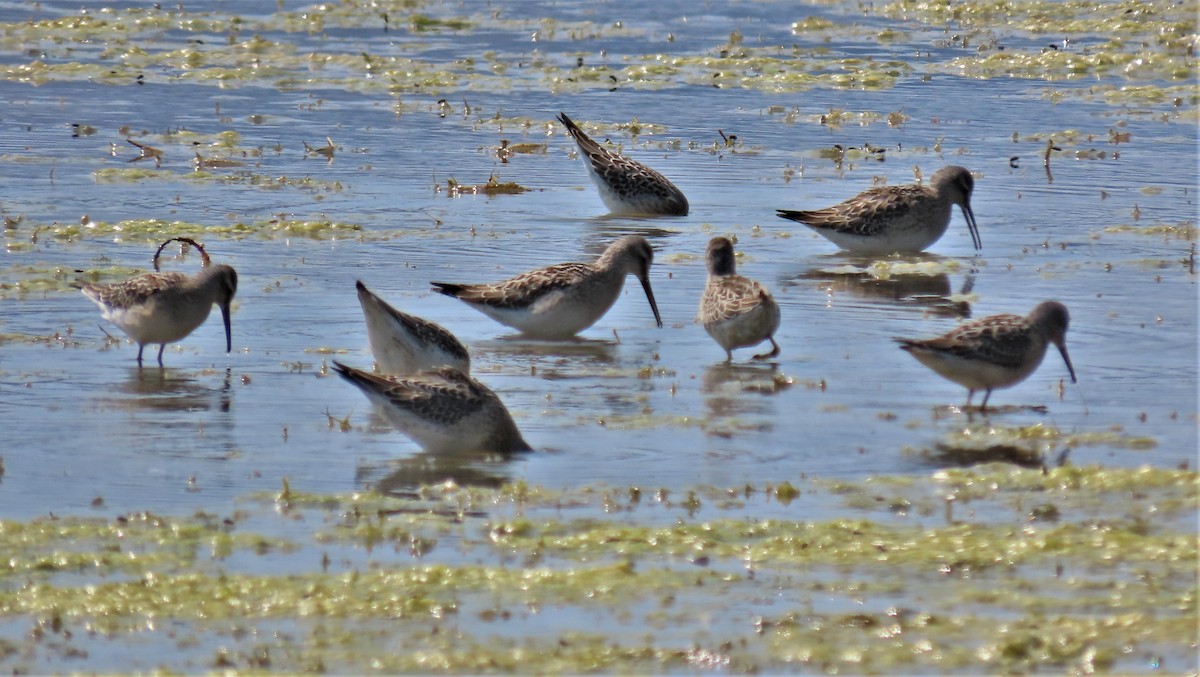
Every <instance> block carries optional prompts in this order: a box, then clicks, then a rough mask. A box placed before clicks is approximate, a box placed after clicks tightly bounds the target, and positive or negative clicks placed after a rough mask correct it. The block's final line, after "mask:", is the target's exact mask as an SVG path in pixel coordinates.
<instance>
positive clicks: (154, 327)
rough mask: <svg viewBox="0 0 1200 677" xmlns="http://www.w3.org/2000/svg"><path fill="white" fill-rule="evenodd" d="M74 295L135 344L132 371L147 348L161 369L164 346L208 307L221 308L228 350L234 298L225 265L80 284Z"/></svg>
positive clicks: (233, 278) (232, 275)
mask: <svg viewBox="0 0 1200 677" xmlns="http://www.w3.org/2000/svg"><path fill="white" fill-rule="evenodd" d="M80 290H81V291H82V292H83V293H84V295H85V296H87V297H88V298H90V299H91V300H92V301H94V302H95V303H96V305H98V306H100V310H101V311H103V314H104V319H106V320H108V321H109V322H112V323H113V324H115V325H117V326H118V327H120V328H121V331H123V332H125V334H126V335H127V336H129V338H131V339H133V340H134V341H136V342H137V344H138V356H137V362H138V367H141V366H142V350H143V349H144V348H145V347H146V344H147V343H157V344H159V345H158V366H160V367H161V366H162V363H163V361H162V355H163V349H165V348H166V347H167V344H168V343H173V342H175V341H179V340H181V339H183V338H184V337H186V336H187V335H188V334H191V333H192V332H193V331H195V329H196V327H199V326H200V325H201V324H203V323H204V320H206V319H208V314H209V312H210V311H211V310H212V307H213V304H214V303H215V304H217V305H218V306H220V307H221V318H222V319H223V320H224V321H225V352H229V351H231V350H232V349H233V337H232V334H231V333H230V329H229V304H230V303H231V302H232V301H233V295H234V294H235V293H237V272H236V271H235V270H234V269H233V268H231V267H230V266H226V265H210V266H206V267H204V268H201V269H200V272H199V273H196V274H195V275H185V274H183V273H146V274H145V275H139V276H137V277H134V278H131V279H129V280H126V281H124V282H117V283H115V284H103V285H97V284H82V285H80Z"/></svg>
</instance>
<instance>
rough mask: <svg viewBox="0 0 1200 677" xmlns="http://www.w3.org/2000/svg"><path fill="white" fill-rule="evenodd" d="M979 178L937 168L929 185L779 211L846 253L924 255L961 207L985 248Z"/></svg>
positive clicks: (964, 171)
mask: <svg viewBox="0 0 1200 677" xmlns="http://www.w3.org/2000/svg"><path fill="white" fill-rule="evenodd" d="M974 188H975V179H974V178H973V177H972V176H971V172H970V170H968V169H967V168H966V167H957V166H949V167H942V168H941V169H939V170H938V171H937V172H936V173H935V174H934V175H933V177H932V178H931V179H930V181H929V185H927V186H926V185H921V184H909V185H904V186H880V187H877V188H872V189H870V190H867V191H864V192H862V193H859V194H858V195H857V196H855V197H852V198H850V199H849V200H846V201H845V202H842V203H840V204H836V205H834V206H832V207H826V208H825V209H816V210H812V211H793V210H790V209H779V210H776V211H777V212H778V215H779V216H780V217H782V218H785V219H790V220H792V221H799V222H800V223H803V224H804V225H806V226H809V227H810V228H812V229H813V230H815V231H817V232H818V233H820V234H821V235H823V236H824V237H825V238H827V239H828V240H829V241H830V242H833V243H834V244H836V245H837V246H839V247H841V248H842V249H845V250H846V251H849V252H852V253H855V254H863V255H880V254H892V253H895V252H919V251H924V250H925V248H926V247H929V246H930V245H932V244H933V243H934V242H937V241H938V239H939V238H941V237H942V235H943V234H945V232H946V228H947V227H948V226H949V225H950V213H951V208H952V207H953V206H954V205H958V206H959V207H960V208H961V209H962V213H963V217H964V218H966V220H967V229H968V230H970V231H971V241H972V243H973V244H974V245H975V249H980V248H982V247H983V244H982V242H981V241H980V239H979V229H978V227H977V226H976V224H975V213H974V212H973V211H972V210H971V191H972V190H974Z"/></svg>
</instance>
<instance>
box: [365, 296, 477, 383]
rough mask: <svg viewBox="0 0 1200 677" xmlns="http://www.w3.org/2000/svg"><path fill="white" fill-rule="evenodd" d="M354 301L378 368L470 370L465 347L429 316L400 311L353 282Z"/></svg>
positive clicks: (398, 371) (393, 371) (390, 371)
mask: <svg viewBox="0 0 1200 677" xmlns="http://www.w3.org/2000/svg"><path fill="white" fill-rule="evenodd" d="M355 287H357V289H358V303H359V304H360V305H361V306H362V311H363V316H364V317H365V318H366V321H367V340H368V341H369V342H370V344H371V353H372V354H373V355H375V362H376V364H377V365H378V366H379V371H381V372H383V373H385V374H412V373H416V372H418V371H425V370H426V369H436V368H437V367H453V368H455V369H457V370H459V371H461V372H462V373H464V374H467V373H470V371H471V356H470V354H469V353H468V352H467V347H466V346H464V345H463V344H462V342H461V341H459V340H458V339H457V338H455V337H454V334H451V333H450V332H449V331H447V330H446V329H444V328H442V326H441V325H438V324H434V323H433V322H430V321H429V320H423V319H421V318H419V317H415V316H413V315H409V314H408V313H402V312H400V311H399V310H396V309H395V308H393V307H392V306H390V305H388V303H387V302H386V301H384V300H383V299H381V298H379V297H378V296H376V295H375V294H374V293H372V292H371V290H369V289H367V286H366V285H364V284H363V283H362V282H361V281H358V282H355Z"/></svg>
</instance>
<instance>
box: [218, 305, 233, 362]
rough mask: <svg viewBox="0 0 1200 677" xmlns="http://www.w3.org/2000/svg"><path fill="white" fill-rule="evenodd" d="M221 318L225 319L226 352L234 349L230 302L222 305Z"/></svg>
mask: <svg viewBox="0 0 1200 677" xmlns="http://www.w3.org/2000/svg"><path fill="white" fill-rule="evenodd" d="M221 319H222V320H224V321H225V352H227V353H228V352H231V351H232V350H233V333H232V332H231V331H230V330H229V304H227V303H226V304H224V305H222V306H221Z"/></svg>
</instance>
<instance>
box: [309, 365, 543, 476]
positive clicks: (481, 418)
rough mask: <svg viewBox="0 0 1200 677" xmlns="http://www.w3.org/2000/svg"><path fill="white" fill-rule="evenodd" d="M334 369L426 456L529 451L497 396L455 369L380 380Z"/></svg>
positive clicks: (342, 368) (338, 367)
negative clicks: (441, 453) (423, 451)
mask: <svg viewBox="0 0 1200 677" xmlns="http://www.w3.org/2000/svg"><path fill="white" fill-rule="evenodd" d="M333 368H334V370H335V371H337V373H338V376H341V377H342V378H343V379H345V380H347V381H349V382H350V383H352V384H354V385H355V386H356V387H358V389H359V390H361V391H362V392H363V394H364V395H366V396H367V399H369V400H371V402H373V403H375V404H376V405H377V406H378V407H379V409H380V411H382V412H383V414H384V416H386V417H387V419H388V420H389V421H390V422H391V423H392V425H394V426H396V427H397V428H399V429H400V430H401V431H402V432H404V433H405V434H406V435H408V436H409V437H411V438H412V439H413V440H414V441H416V442H417V444H419V445H421V448H423V449H425V450H426V451H429V452H431V453H439V452H444V453H449V452H464V451H490V452H494V453H501V454H511V453H513V452H517V451H531V450H532V447H530V446H529V443H528V442H526V441H525V438H524V437H522V436H521V431H519V430H517V424H516V423H515V422H513V418H512V415H510V414H509V413H508V409H506V408H505V407H504V403H503V402H501V401H500V398H499V397H497V396H496V393H494V392H492V391H491V390H490V389H489V388H488V387H487V386H485V385H483V384H482V383H480V382H479V381H476V380H475V379H473V378H471V377H470V376H467V375H466V374H464V373H462V372H461V371H459V370H457V369H453V368H451V367H440V368H438V369H431V370H428V371H422V372H418V373H416V374H409V375H406V376H386V377H385V376H376V375H375V374H372V373H370V372H367V371H363V370H361V369H355V368H353V367H347V366H346V365H344V364H341V363H340V362H334V363H333Z"/></svg>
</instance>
